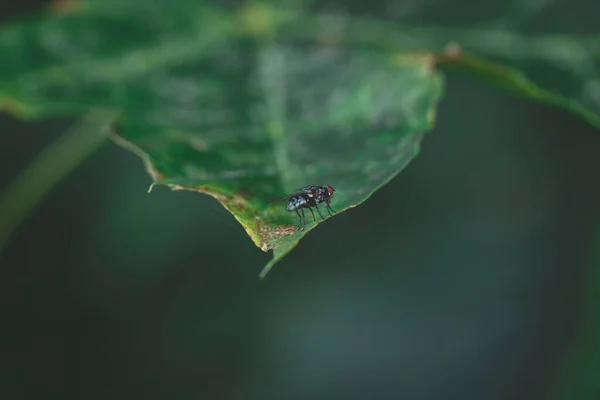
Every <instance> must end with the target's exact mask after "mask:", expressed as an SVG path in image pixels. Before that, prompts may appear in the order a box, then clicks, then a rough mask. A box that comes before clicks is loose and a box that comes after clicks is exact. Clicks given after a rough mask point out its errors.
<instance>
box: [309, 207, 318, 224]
mask: <svg viewBox="0 0 600 400" xmlns="http://www.w3.org/2000/svg"><path fill="white" fill-rule="evenodd" d="M309 210H310V213H311V214H312V216H313V221H316V220H317V219H316V218H315V213H314V212H313V210H312V208H309Z"/></svg>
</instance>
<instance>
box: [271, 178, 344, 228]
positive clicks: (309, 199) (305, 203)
mask: <svg viewBox="0 0 600 400" xmlns="http://www.w3.org/2000/svg"><path fill="white" fill-rule="evenodd" d="M298 190H299V191H297V192H295V193H291V194H288V195H287V196H283V197H280V198H278V199H275V200H272V201H270V203H275V202H278V201H282V200H287V201H288V202H287V206H286V209H287V210H288V211H295V212H296V214H298V217H299V218H300V230H301V231H303V230H304V228H305V227H306V217H305V215H304V209H305V208H308V210H309V211H310V213H311V214H312V216H313V220H314V221H316V220H317V219H316V218H315V213H314V212H313V208H316V209H317V213H319V216H320V217H321V219H325V218H324V217H323V214H321V210H319V204H320V203H325V209H326V210H327V212H328V213H329V215H330V216H333V214H332V213H331V211H333V212H334V213H335V212H337V211H335V210H334V209H333V208H331V198H332V197H333V193H334V192H335V189H334V188H332V187H331V186H329V185H310V186H305V187H303V188H302V189H298Z"/></svg>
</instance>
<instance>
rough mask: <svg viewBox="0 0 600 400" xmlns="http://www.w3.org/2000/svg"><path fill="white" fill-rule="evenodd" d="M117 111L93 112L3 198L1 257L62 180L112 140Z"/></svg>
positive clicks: (0, 201)
mask: <svg viewBox="0 0 600 400" xmlns="http://www.w3.org/2000/svg"><path fill="white" fill-rule="evenodd" d="M115 117H116V114H115V113H114V112H106V111H104V112H93V113H90V114H88V115H86V116H85V117H83V118H81V119H80V120H79V121H77V122H76V123H75V124H74V125H73V126H72V127H71V128H69V130H68V131H67V132H66V133H65V134H63V135H62V136H60V137H59V138H58V139H57V140H56V141H54V142H53V143H52V144H50V145H49V146H48V147H46V148H45V149H44V150H43V151H42V152H41V153H40V154H39V155H38V156H37V157H36V158H35V159H34V160H33V162H32V163H31V164H30V165H29V166H28V167H27V168H26V169H25V170H24V171H22V172H21V173H20V174H19V175H18V176H17V177H16V178H15V179H14V180H13V181H12V182H11V183H10V184H9V185H8V187H7V188H6V189H5V190H4V193H2V194H1V195H0V254H1V253H2V251H3V249H4V247H5V246H6V244H7V243H8V241H9V240H10V238H11V236H12V234H13V233H14V232H15V230H16V229H17V228H18V227H19V225H20V224H21V223H22V222H23V220H24V219H25V218H26V217H27V215H28V214H29V213H30V212H31V210H32V209H33V208H34V207H35V206H36V205H37V204H38V203H39V202H40V201H41V200H42V199H43V198H44V196H45V195H46V194H47V193H48V192H49V191H50V190H51V189H52V188H53V187H54V186H55V185H56V184H57V183H58V182H60V180H61V179H63V178H64V177H65V176H67V175H68V174H69V172H71V171H72V170H73V169H75V167H77V166H78V165H79V164H81V163H82V162H83V161H84V160H85V159H86V158H88V157H89V156H90V155H92V154H93V153H94V152H95V151H96V150H98V149H99V148H100V147H101V146H102V145H103V144H104V143H105V142H106V140H107V139H108V134H107V132H108V129H109V127H110V125H111V124H112V122H114V120H115Z"/></svg>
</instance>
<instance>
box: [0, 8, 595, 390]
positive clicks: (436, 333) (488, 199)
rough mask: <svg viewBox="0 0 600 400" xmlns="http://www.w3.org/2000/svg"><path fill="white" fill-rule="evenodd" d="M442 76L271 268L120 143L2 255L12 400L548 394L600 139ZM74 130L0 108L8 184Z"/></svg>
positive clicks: (1, 176) (53, 199)
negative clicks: (374, 174)
mask: <svg viewBox="0 0 600 400" xmlns="http://www.w3.org/2000/svg"><path fill="white" fill-rule="evenodd" d="M42 3H44V2H42V1H32V0H28V1H21V2H19V3H18V4H16V3H12V2H11V3H8V2H2V3H0V17H1V18H2V19H3V20H5V19H6V18H8V17H10V16H14V15H17V14H20V13H24V12H26V11H30V10H34V9H35V8H36V7H39V6H40V5H41V4H42ZM567 17H568V16H567ZM590 18H592V17H590ZM573 24H576V21H575V19H573ZM447 78H448V79H447V90H446V93H447V95H446V97H445V99H444V100H443V102H442V104H441V106H440V109H439V115H438V118H437V125H436V128H435V129H434V130H433V131H432V132H431V133H430V134H429V135H428V136H427V138H426V140H425V142H424V145H423V149H422V153H421V155H420V156H419V157H418V158H417V159H416V160H415V161H414V162H413V163H412V164H411V165H410V166H409V167H408V168H407V170H406V171H405V172H403V173H402V174H400V175H399V176H398V177H397V178H395V179H394V180H393V181H392V182H391V183H390V184H389V185H387V186H386V187H384V188H383V189H382V190H380V191H379V192H377V193H376V194H375V195H374V196H373V197H372V198H371V199H370V200H369V201H367V202H366V203H364V204H363V205H361V206H360V207H358V208H356V209H353V210H350V211H348V212H345V213H343V214H341V215H339V216H336V218H334V219H332V220H330V221H328V222H327V223H325V224H322V225H320V226H319V228H318V229H316V230H315V231H313V232H311V234H309V235H308V236H307V237H306V238H305V239H303V240H302V241H301V243H300V245H299V246H298V247H297V249H296V250H295V251H293V252H292V253H291V254H290V255H289V256H288V257H286V258H285V259H284V260H283V261H282V262H281V263H279V264H278V265H277V266H276V267H275V269H274V270H273V271H272V272H271V274H270V275H269V276H268V277H267V279H266V280H264V281H259V280H258V279H257V274H258V272H259V271H260V270H261V268H262V267H263V265H264V264H265V263H266V262H267V261H268V260H269V258H270V257H271V255H270V254H265V253H263V252H261V251H260V250H259V249H258V248H256V247H255V246H254V245H253V244H252V242H251V240H250V239H249V238H248V237H247V236H246V234H245V233H244V232H243V229H242V228H241V226H239V225H238V224H237V222H236V221H235V220H234V219H233V217H231V216H230V215H229V213H227V212H226V211H225V210H224V209H223V208H222V207H221V206H220V205H219V204H218V203H217V202H216V200H214V199H212V198H210V197H208V196H204V195H200V194H196V193H190V192H170V191H168V190H167V189H164V188H155V189H154V191H153V192H152V193H151V194H147V193H146V190H147V188H148V185H149V184H150V178H149V177H148V176H147V174H146V173H145V171H144V169H143V167H142V163H141V161H140V160H139V159H138V158H137V157H136V156H135V155H133V154H131V153H129V152H127V151H125V150H123V149H121V148H119V147H117V146H115V145H112V144H109V145H107V146H105V147H104V148H103V149H102V150H101V151H100V152H98V153H96V154H95V155H94V156H93V157H91V158H90V159H89V160H87V161H86V162H85V163H84V164H83V165H82V166H81V167H80V168H79V169H77V170H76V171H75V172H74V173H72V174H71V175H69V176H68V177H67V178H66V179H65V180H64V181H63V182H62V183H61V184H60V185H58V186H57V187H56V188H55V190H53V191H52V192H51V194H50V195H49V196H48V197H47V198H46V199H45V200H44V201H43V202H42V204H41V205H40V206H39V207H38V208H37V209H36V210H35V212H34V213H32V214H31V216H30V218H29V219H28V220H27V221H26V223H25V224H24V225H23V226H22V227H21V228H20V230H19V231H18V233H17V234H16V236H15V237H14V238H13V240H12V242H11V244H10V246H9V247H8V248H7V250H6V252H5V253H4V254H2V256H1V258H0V315H1V316H2V319H1V323H0V368H1V370H0V371H1V375H0V376H1V378H2V380H1V382H0V398H2V399H25V398H27V399H29V398H31V399H33V398H63V399H67V398H68V399H131V398H141V399H142V398H143V399H338V398H339V399H367V398H369V399H374V398H386V399H392V398H394V399H398V398H407V399H540V398H544V396H545V393H546V392H547V391H548V388H549V387H550V385H551V384H552V383H553V381H554V379H555V378H556V376H557V373H558V372H559V369H560V368H561V367H563V366H564V360H565V356H566V355H567V353H566V350H568V348H569V347H570V346H573V345H574V344H576V342H577V336H576V333H577V332H578V326H579V324H580V319H581V316H582V313H581V310H582V292H583V287H584V284H585V283H584V280H585V276H586V274H587V271H588V268H589V267H590V265H591V264H592V261H593V257H594V248H595V247H597V243H594V242H595V241H596V240H595V239H596V237H597V236H598V235H597V234H596V233H597V228H598V222H599V219H598V217H599V212H600V206H598V204H600V203H599V200H600V189H599V187H598V173H597V171H599V170H600V158H599V157H598V156H597V154H598V151H599V150H600V135H599V133H598V131H597V130H596V129H594V128H592V127H591V126H590V125H588V124H586V123H585V122H582V121H581V120H580V119H578V118H577V117H575V116H572V115H570V114H567V113H566V112H563V111H561V110H558V109H554V108H550V107H546V106H543V105H538V104H534V103H532V102H530V101H526V100H523V99H520V98H516V97H514V96H510V95H508V94H505V93H504V92H501V91H499V90H498V89H495V88H492V87H489V86H488V85H487V84H486V83H485V82H482V81H474V80H471V79H469V78H467V77H465V76H462V75H460V74H458V73H456V72H448V73H447ZM71 122H72V121H69V120H60V119H47V120H42V121H38V122H22V121H17V120H15V119H14V118H12V117H11V116H9V115H7V114H6V113H0V131H1V134H0V162H1V164H0V166H1V168H0V189H1V188H4V187H5V186H6V185H7V184H8V183H9V182H10V181H11V180H12V178H13V177H14V176H15V175H16V174H17V173H18V172H19V171H21V170H22V169H23V168H25V167H26V166H27V164H28V163H29V162H30V161H31V160H32V159H33V158H34V157H35V156H36V154H38V152H39V151H41V150H42V149H43V148H44V146H46V145H47V144H48V143H50V142H51V141H52V140H53V139H55V138H56V137H58V136H59V135H60V134H62V133H64V131H65V130H66V129H67V128H68V126H69V125H70V123H71Z"/></svg>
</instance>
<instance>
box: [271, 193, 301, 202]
mask: <svg viewBox="0 0 600 400" xmlns="http://www.w3.org/2000/svg"><path fill="white" fill-rule="evenodd" d="M302 194H303V192H294V193H290V194H288V195H285V196H283V197H278V198H276V199H273V200H270V201H269V204H272V203H279V202H280V201H283V200H287V199H289V198H290V197H294V196H300V195H302Z"/></svg>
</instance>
